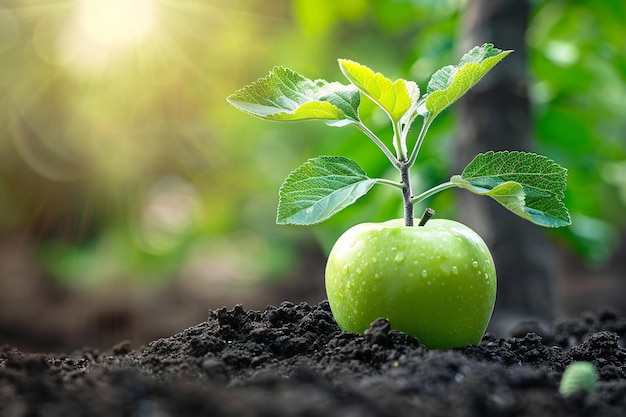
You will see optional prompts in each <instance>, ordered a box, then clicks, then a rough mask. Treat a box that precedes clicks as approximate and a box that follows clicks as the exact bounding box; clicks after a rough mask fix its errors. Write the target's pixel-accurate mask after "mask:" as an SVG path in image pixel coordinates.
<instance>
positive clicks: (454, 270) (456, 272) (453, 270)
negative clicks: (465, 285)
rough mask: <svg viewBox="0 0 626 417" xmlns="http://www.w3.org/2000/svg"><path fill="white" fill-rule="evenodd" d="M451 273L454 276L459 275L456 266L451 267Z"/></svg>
mask: <svg viewBox="0 0 626 417" xmlns="http://www.w3.org/2000/svg"><path fill="white" fill-rule="evenodd" d="M452 273H453V274H454V275H458V274H459V270H458V269H457V267H456V266H453V267H452Z"/></svg>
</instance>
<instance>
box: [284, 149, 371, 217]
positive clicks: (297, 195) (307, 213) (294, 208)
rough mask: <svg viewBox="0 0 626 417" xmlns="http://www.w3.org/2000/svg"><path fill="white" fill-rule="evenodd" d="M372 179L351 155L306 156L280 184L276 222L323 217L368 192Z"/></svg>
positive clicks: (330, 214) (328, 215)
mask: <svg viewBox="0 0 626 417" xmlns="http://www.w3.org/2000/svg"><path fill="white" fill-rule="evenodd" d="M375 183H376V180H375V179H372V178H369V177H368V176H367V174H366V173H365V171H363V169H362V168H361V167H360V166H359V165H358V164H357V163H356V162H354V161H352V160H351V159H348V158H344V157H341V156H320V157H318V158H313V159H309V160H308V161H307V162H305V163H304V164H302V165H301V166H300V167H298V168H297V169H296V170H295V171H293V172H292V173H291V174H289V176H288V177H287V179H286V180H285V182H284V183H283V185H282V186H281V187H280V191H279V196H280V200H279V202H278V216H277V218H276V223H278V224H298V225H309V224H315V223H319V222H321V221H324V220H326V219H328V218H329V217H331V216H333V215H334V214H335V213H337V212H339V211H340V210H343V209H344V208H346V207H347V206H349V205H350V204H352V203H354V202H355V201H356V200H357V199H358V198H359V197H361V196H363V195H365V194H367V192H368V191H369V190H370V189H371V188H372V186H373V185H374V184H375Z"/></svg>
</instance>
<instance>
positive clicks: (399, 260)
mask: <svg viewBox="0 0 626 417" xmlns="http://www.w3.org/2000/svg"><path fill="white" fill-rule="evenodd" d="M394 261H396V262H397V263H399V264H401V263H402V262H404V254H403V253H399V254H397V255H396V257H395V259H394Z"/></svg>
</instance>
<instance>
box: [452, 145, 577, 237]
mask: <svg viewBox="0 0 626 417" xmlns="http://www.w3.org/2000/svg"><path fill="white" fill-rule="evenodd" d="M451 181H452V183H454V184H455V185H456V186H457V187H461V188H465V189H467V190H469V191H471V192H473V193H475V194H479V195H487V196H489V197H491V198H493V199H495V200H496V201H498V202H499V203H500V204H502V205H503V206H504V207H506V208H507V209H509V210H511V211H512V212H513V213H515V214H517V215H518V216H520V217H523V218H525V219H527V220H530V221H531V222H533V223H535V224H538V225H541V226H546V227H562V226H567V225H569V224H571V219H570V216H569V212H568V210H567V208H566V207H565V204H563V197H564V193H565V188H566V187H567V169H565V168H563V167H562V166H560V165H559V164H557V163H556V162H554V161H553V160H551V159H549V158H547V157H545V156H543V155H537V154H534V153H527V152H518V151H514V152H509V151H502V152H493V151H491V152H487V153H484V154H479V155H477V156H476V157H475V158H474V160H472V162H470V163H469V165H468V166H467V167H465V169H464V170H463V173H462V174H461V175H455V176H453V177H452V178H451Z"/></svg>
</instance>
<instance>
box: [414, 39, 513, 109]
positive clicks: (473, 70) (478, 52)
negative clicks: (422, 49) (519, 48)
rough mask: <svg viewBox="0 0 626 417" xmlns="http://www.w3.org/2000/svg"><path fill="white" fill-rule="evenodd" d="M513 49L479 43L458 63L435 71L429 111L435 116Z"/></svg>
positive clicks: (426, 105) (427, 97)
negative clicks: (503, 49) (506, 49)
mask: <svg viewBox="0 0 626 417" xmlns="http://www.w3.org/2000/svg"><path fill="white" fill-rule="evenodd" d="M511 52H512V51H502V50H500V49H497V48H494V46H493V45H492V44H490V43H486V44H484V45H482V46H476V47H474V48H473V49H472V50H471V51H469V52H468V53H467V54H465V55H464V56H463V57H462V58H461V61H460V62H459V64H458V65H456V66H454V65H448V66H446V67H443V68H441V69H440V70H439V71H437V72H435V74H434V75H433V76H432V78H431V79H430V81H429V82H428V87H427V89H426V93H427V96H426V101H425V107H426V112H425V113H424V114H422V115H423V116H428V117H430V118H434V117H435V116H437V115H438V114H439V113H441V111H443V110H444V109H445V108H446V107H448V106H449V105H450V104H452V103H454V102H455V101H457V100H458V99H459V97H461V96H462V95H463V94H465V93H466V92H467V91H468V90H469V89H470V88H472V87H473V86H474V85H475V84H476V83H477V82H478V81H479V80H480V79H481V78H482V77H483V76H484V75H485V74H486V73H487V72H489V70H491V68H493V67H494V66H495V65H496V64H497V63H498V62H500V61H501V60H502V59H503V58H504V57H505V56H507V55H508V54H510V53H511Z"/></svg>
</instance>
